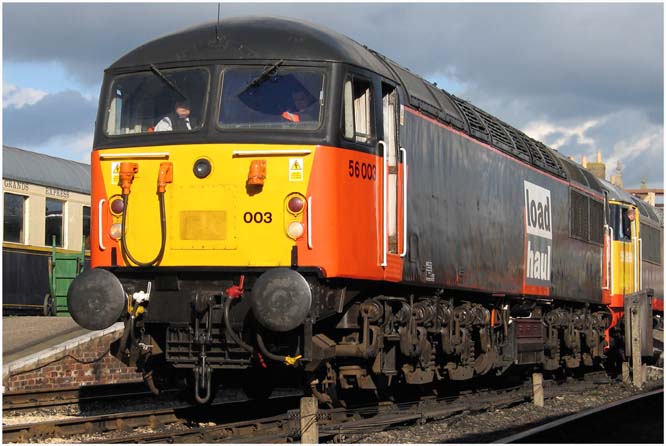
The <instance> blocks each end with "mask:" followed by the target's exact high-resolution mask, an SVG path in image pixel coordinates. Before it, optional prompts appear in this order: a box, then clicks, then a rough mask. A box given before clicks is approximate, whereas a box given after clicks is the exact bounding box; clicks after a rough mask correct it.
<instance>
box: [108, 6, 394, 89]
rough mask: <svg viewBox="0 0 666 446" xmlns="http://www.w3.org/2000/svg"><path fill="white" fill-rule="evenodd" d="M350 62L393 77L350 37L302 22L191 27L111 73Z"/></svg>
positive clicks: (251, 20) (237, 21) (254, 20)
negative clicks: (196, 65)
mask: <svg viewBox="0 0 666 446" xmlns="http://www.w3.org/2000/svg"><path fill="white" fill-rule="evenodd" d="M279 59H287V60H303V61H331V62H344V63H349V64H352V65H356V66H359V67H363V68H367V69H369V70H372V71H374V72H376V73H378V74H381V75H383V76H386V77H388V78H392V77H393V76H391V73H389V72H388V71H387V69H386V67H385V66H384V65H383V64H382V63H381V62H380V61H378V60H377V59H376V58H375V57H374V56H373V55H372V53H371V52H370V51H368V49H367V48H365V47H364V46H363V45H361V44H359V43H357V42H355V41H354V40H352V39H350V38H349V37H347V36H344V35H342V34H339V33H337V32H335V31H331V30H329V29H326V28H323V27H321V26H315V25H312V24H309V23H306V22H303V21H300V20H294V19H289V18H277V17H237V18H229V19H225V20H221V21H220V23H219V26H218V24H217V22H211V23H206V24H203V25H199V26H195V27H192V28H188V29H185V30H182V31H179V32H176V33H174V34H170V35H167V36H164V37H160V38H157V39H155V40H153V41H151V42H148V43H146V44H144V45H142V46H140V47H138V48H136V49H134V50H132V51H130V52H129V53H127V54H125V55H124V56H123V57H121V58H120V59H118V60H117V61H116V62H115V63H114V64H113V65H111V66H110V67H109V68H108V69H109V70H116V69H122V68H129V67H140V66H147V65H150V64H156V65H158V64H171V63H174V64H175V63H182V62H191V61H216V60H248V61H251V60H256V61H267V60H279Z"/></svg>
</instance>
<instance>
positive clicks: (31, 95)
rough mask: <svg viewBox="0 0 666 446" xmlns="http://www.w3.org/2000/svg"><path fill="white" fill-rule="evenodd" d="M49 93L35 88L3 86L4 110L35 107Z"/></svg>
mask: <svg viewBox="0 0 666 446" xmlns="http://www.w3.org/2000/svg"><path fill="white" fill-rule="evenodd" d="M46 95H47V93H46V92H45V91H41V90H36V89H34V88H23V87H17V86H16V85H12V84H5V83H3V84H2V108H7V107H14V108H21V107H23V106H24V105H33V104H36V103H37V102H39V101H41V100H42V99H43V98H44V96H46Z"/></svg>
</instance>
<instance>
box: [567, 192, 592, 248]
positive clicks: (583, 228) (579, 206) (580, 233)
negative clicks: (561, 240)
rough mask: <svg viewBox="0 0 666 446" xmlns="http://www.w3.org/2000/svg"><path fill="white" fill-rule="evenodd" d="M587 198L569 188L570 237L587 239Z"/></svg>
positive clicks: (588, 219) (588, 234)
mask: <svg viewBox="0 0 666 446" xmlns="http://www.w3.org/2000/svg"><path fill="white" fill-rule="evenodd" d="M589 206H590V205H589V198H588V197H587V196H585V195H583V194H580V193H578V192H576V191H575V190H573V189H571V224H570V230H571V237H573V238H577V239H580V240H583V241H588V240H589V236H590V231H589V227H590V214H589Z"/></svg>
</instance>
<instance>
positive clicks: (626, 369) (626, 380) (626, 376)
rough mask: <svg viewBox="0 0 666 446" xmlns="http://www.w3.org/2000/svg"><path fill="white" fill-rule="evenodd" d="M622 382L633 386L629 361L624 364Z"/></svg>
mask: <svg viewBox="0 0 666 446" xmlns="http://www.w3.org/2000/svg"><path fill="white" fill-rule="evenodd" d="M622 382H623V383H624V384H631V375H630V374H629V361H623V362H622Z"/></svg>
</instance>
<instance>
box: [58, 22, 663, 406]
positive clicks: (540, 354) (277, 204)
mask: <svg viewBox="0 0 666 446" xmlns="http://www.w3.org/2000/svg"><path fill="white" fill-rule="evenodd" d="M91 167H92V206H93V208H94V212H93V222H92V235H93V241H92V243H91V253H92V254H91V257H92V266H93V268H92V269H89V270H87V271H85V272H84V273H83V274H82V275H80V276H79V277H78V278H77V279H76V281H75V282H74V283H73V285H72V286H71V288H70V290H69V309H70V312H71V314H72V316H73V317H74V319H75V320H76V321H77V322H78V323H79V324H80V325H82V326H84V327H86V328H89V329H101V328H105V327H108V326H110V325H111V324H113V323H114V322H116V321H118V320H122V321H124V323H125V331H124V333H123V336H122V338H120V340H119V341H118V342H117V343H116V344H115V345H114V350H113V351H114V353H115V354H116V355H117V356H118V357H119V358H121V359H122V360H123V361H125V362H126V363H127V364H131V365H136V366H137V367H138V368H139V369H140V370H142V371H143V373H144V376H145V378H146V381H147V383H148V385H149V386H150V387H151V389H153V390H154V391H155V392H159V390H160V387H161V386H163V385H165V383H168V382H170V381H177V382H182V383H185V384H186V385H188V386H189V387H190V388H191V390H192V395H193V397H194V399H195V400H196V401H198V402H200V403H205V402H207V401H209V400H210V398H211V397H212V395H213V393H214V389H215V388H216V387H217V384H218V383H221V384H224V383H225V382H226V381H225V380H231V379H232V377H238V376H241V378H242V377H245V379H247V380H250V379H251V377H253V378H252V379H253V386H257V385H259V384H260V383H262V382H268V381H270V378H271V377H274V376H278V375H285V376H297V377H298V379H299V380H303V382H304V387H305V388H306V389H308V391H310V392H312V394H313V395H315V396H317V397H318V398H319V399H320V401H321V402H322V403H329V404H330V403H334V402H335V399H336V398H337V397H338V395H339V394H340V392H345V391H353V392H356V391H361V390H367V391H373V392H384V391H386V390H387V389H388V390H389V391H390V389H391V388H392V386H394V385H400V386H410V385H429V384H431V383H434V382H438V383H444V384H445V383H447V382H450V381H461V380H468V379H472V378H475V377H478V376H481V375H486V374H489V373H492V374H497V375H500V374H502V373H503V372H505V371H507V370H508V369H510V368H511V367H512V366H515V365H517V366H520V365H525V366H527V367H535V368H539V369H543V370H556V369H560V368H561V369H579V368H582V367H586V366H593V365H594V364H596V363H598V362H599V361H601V360H603V358H604V356H605V353H606V352H605V351H606V350H607V349H608V348H609V347H611V345H610V344H611V343H613V342H612V341H613V334H614V327H617V326H618V324H621V322H622V318H623V311H624V310H623V300H624V296H625V295H627V294H630V293H634V292H636V291H638V290H643V289H648V288H649V289H651V290H653V291H651V295H652V296H653V297H654V298H655V299H661V300H660V302H662V303H663V286H662V285H661V284H662V282H663V266H662V258H663V253H662V248H661V246H662V232H663V221H661V217H660V216H659V215H658V214H657V213H656V212H655V210H654V209H652V208H651V207H649V206H648V205H646V204H644V203H643V202H640V201H636V200H634V199H633V198H632V197H631V196H629V195H628V194H626V193H624V192H623V191H622V190H619V189H617V188H615V187H614V186H612V185H610V184H609V183H606V182H605V181H603V180H599V179H597V178H596V177H594V176H593V175H591V174H590V173H589V172H588V171H587V170H585V169H583V168H581V167H580V166H579V165H577V164H575V163H573V162H571V161H570V160H569V159H567V158H566V157H563V156H562V155H560V154H559V153H558V152H556V151H554V150H552V149H550V148H548V147H547V146H546V145H544V144H542V143H540V142H538V141H536V140H534V139H532V138H530V137H528V136H527V135H525V134H524V133H522V132H521V131H519V130H517V129H515V128H513V127H511V126H510V125H508V124H506V123H504V122H502V121H501V120H499V119H498V118H496V117H494V116H492V115H490V114H489V113H487V112H485V111H483V110H481V109H479V108H478V107H475V106H474V105H472V104H470V103H469V102H467V101H465V100H463V99H461V98H458V97H456V96H454V95H452V94H450V93H447V92H445V91H443V90H441V89H439V88H437V87H436V86H435V85H433V84H431V83H429V82H427V81H426V80H424V79H422V78H421V77H419V76H417V75H415V74H414V73H412V72H410V71H409V70H407V69H405V68H403V67H401V66H400V65H398V64H397V63H395V62H394V61H392V60H390V59H388V58H387V57H385V56H383V55H381V54H379V53H377V52H375V51H372V50H370V49H368V48H367V47H365V46H363V45H361V44H359V43H357V42H355V41H353V40H351V39H350V38H348V37H345V36H343V35H340V34H338V33H336V32H333V31H330V30H326V29H324V28H322V27H319V26H314V25H310V24H307V23H303V22H301V21H296V20H291V19H281V18H233V19H227V20H223V21H221V22H218V23H212V24H206V25H202V26H198V27H194V28H190V29H187V30H184V31H182V32H178V33H175V34H172V35H168V36H166V37H162V38H159V39H156V40H154V41H151V42H149V43H146V44H145V45H143V46H140V47H139V48H137V49H135V50H133V51H131V52H129V53H128V54H126V55H125V56H123V57H121V58H120V59H119V60H118V61H116V62H115V63H114V64H112V65H111V66H110V67H109V68H108V69H107V70H106V72H105V76H104V81H103V85H102V90H101V95H100V102H99V111H98V115H97V121H96V130H95V139H94V150H93V152H92V160H91ZM662 308H663V305H662ZM615 331H617V330H615ZM615 344H618V343H615ZM257 377H259V378H257ZM234 379H236V378H234Z"/></svg>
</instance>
